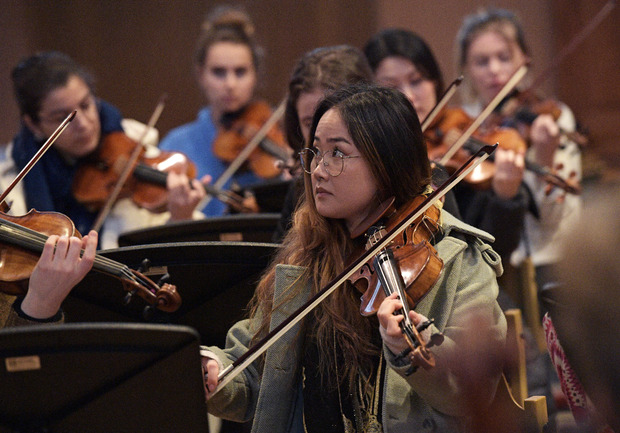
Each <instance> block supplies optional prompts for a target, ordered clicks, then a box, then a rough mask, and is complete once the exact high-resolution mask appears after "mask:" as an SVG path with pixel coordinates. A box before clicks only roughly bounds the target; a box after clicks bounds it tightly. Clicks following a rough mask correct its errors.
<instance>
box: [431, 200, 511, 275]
mask: <svg viewBox="0 0 620 433" xmlns="http://www.w3.org/2000/svg"><path fill="white" fill-rule="evenodd" d="M441 227H442V229H443V231H444V237H443V238H442V240H441V241H440V242H439V243H438V245H437V251H438V252H439V255H440V257H442V259H443V260H444V263H447V262H449V261H451V260H452V259H454V258H455V257H457V256H458V255H459V254H460V253H461V252H462V251H464V250H466V249H469V250H470V251H473V252H474V254H475V256H478V257H481V258H482V259H484V261H485V262H486V263H487V264H488V265H489V266H490V267H491V268H492V269H493V271H494V272H495V275H496V276H498V277H499V276H501V275H502V274H503V272H504V270H503V267H502V260H501V258H500V256H499V254H497V252H495V251H494V250H493V248H492V247H491V245H490V244H491V243H492V242H494V241H495V238H494V237H493V236H492V235H490V234H489V233H487V232H485V231H483V230H480V229H477V228H476V227H474V226H471V225H469V224H466V223H464V222H463V221H461V220H459V219H458V218H456V217H454V216H453V215H451V214H450V213H448V212H446V211H442V213H441ZM442 244H444V245H442ZM445 244H448V245H445Z"/></svg>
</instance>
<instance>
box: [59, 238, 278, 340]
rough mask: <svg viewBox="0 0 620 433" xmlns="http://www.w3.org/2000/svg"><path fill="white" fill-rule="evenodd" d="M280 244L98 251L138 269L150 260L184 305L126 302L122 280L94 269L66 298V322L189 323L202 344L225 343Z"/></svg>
mask: <svg viewBox="0 0 620 433" xmlns="http://www.w3.org/2000/svg"><path fill="white" fill-rule="evenodd" d="M278 248H279V246H278V245H277V244H266V243H252V242H178V243H172V244H154V245H142V246H134V247H123V248H117V249H113V250H104V251H100V252H99V255H100V256H103V257H107V258H110V259H112V260H115V261H117V262H120V263H124V264H126V265H127V266H129V267H130V268H132V269H137V268H138V267H139V266H140V264H141V262H142V260H143V259H149V260H150V262H151V268H150V270H149V271H148V272H146V274H147V276H149V277H150V278H151V279H153V280H154V281H155V282H157V281H158V280H159V278H160V277H161V276H163V275H165V274H168V275H169V281H168V282H169V283H171V284H174V285H176V287H177V290H178V292H179V294H180V295H181V299H182V304H181V306H180V308H179V309H178V310H177V311H176V312H174V313H164V312H161V311H159V310H155V309H151V310H150V311H147V314H145V307H147V304H146V302H145V301H144V300H142V299H141V298H139V297H137V296H135V297H134V298H135V299H133V300H132V301H131V302H130V303H129V304H128V305H124V303H123V298H124V296H125V293H126V292H125V291H124V290H123V288H122V285H121V282H120V281H119V280H117V279H115V278H113V277H111V276H108V275H104V274H100V273H95V272H91V273H90V274H88V275H87V276H86V278H84V280H83V281H82V282H81V283H80V284H78V285H77V286H76V287H75V288H74V289H73V290H72V292H71V294H70V296H69V297H68V298H67V299H66V300H65V302H64V303H63V310H64V312H65V317H66V320H67V322H135V323H141V322H142V323H143V322H149V323H172V324H180V325H186V326H191V327H193V328H195V329H196V330H197V331H198V332H199V334H200V337H201V341H202V343H203V344H207V345H219V346H220V347H222V346H223V345H224V342H225V336H226V332H227V331H228V329H229V328H230V327H231V326H232V325H233V324H234V323H235V322H237V321H238V320H240V319H242V318H243V317H244V316H245V313H246V306H247V304H248V302H249V300H250V299H251V297H252V295H253V294H254V290H255V288H256V284H257V282H258V280H259V278H260V276H261V274H262V272H263V271H264V270H265V268H266V267H267V265H268V264H269V263H270V261H271V258H272V257H273V255H274V254H275V252H276V251H277V249H278Z"/></svg>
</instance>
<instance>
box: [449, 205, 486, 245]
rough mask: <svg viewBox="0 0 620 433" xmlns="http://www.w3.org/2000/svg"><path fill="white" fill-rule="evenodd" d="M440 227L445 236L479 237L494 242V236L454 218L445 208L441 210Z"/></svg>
mask: <svg viewBox="0 0 620 433" xmlns="http://www.w3.org/2000/svg"><path fill="white" fill-rule="evenodd" d="M441 228H442V230H443V233H444V237H445V236H452V237H457V238H461V239H463V238H467V237H471V238H479V239H480V240H482V241H484V242H487V243H491V242H495V237H494V236H493V235H491V234H490V233H487V232H485V231H484V230H480V229H478V228H476V227H474V226H472V225H469V224H467V223H465V222H463V221H461V220H460V219H458V218H456V217H455V216H454V215H452V214H451V213H450V212H448V211H446V210H442V211H441Z"/></svg>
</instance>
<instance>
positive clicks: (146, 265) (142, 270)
mask: <svg viewBox="0 0 620 433" xmlns="http://www.w3.org/2000/svg"><path fill="white" fill-rule="evenodd" d="M150 267H151V261H150V260H149V259H144V260H142V262H141V263H140V267H139V268H138V272H140V273H141V274H144V273H145V272H146V271H148V270H149V268H150Z"/></svg>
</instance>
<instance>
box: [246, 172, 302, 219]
mask: <svg viewBox="0 0 620 433" xmlns="http://www.w3.org/2000/svg"><path fill="white" fill-rule="evenodd" d="M290 183H291V180H282V179H269V180H265V181H263V182H260V183H256V184H252V185H246V186H244V187H243V189H244V190H245V191H250V192H251V193H252V194H254V197H256V203H257V204H258V207H259V208H260V211H261V212H275V213H280V212H282V208H283V207H284V200H285V199H286V193H287V192H288V187H289V185H290Z"/></svg>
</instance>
